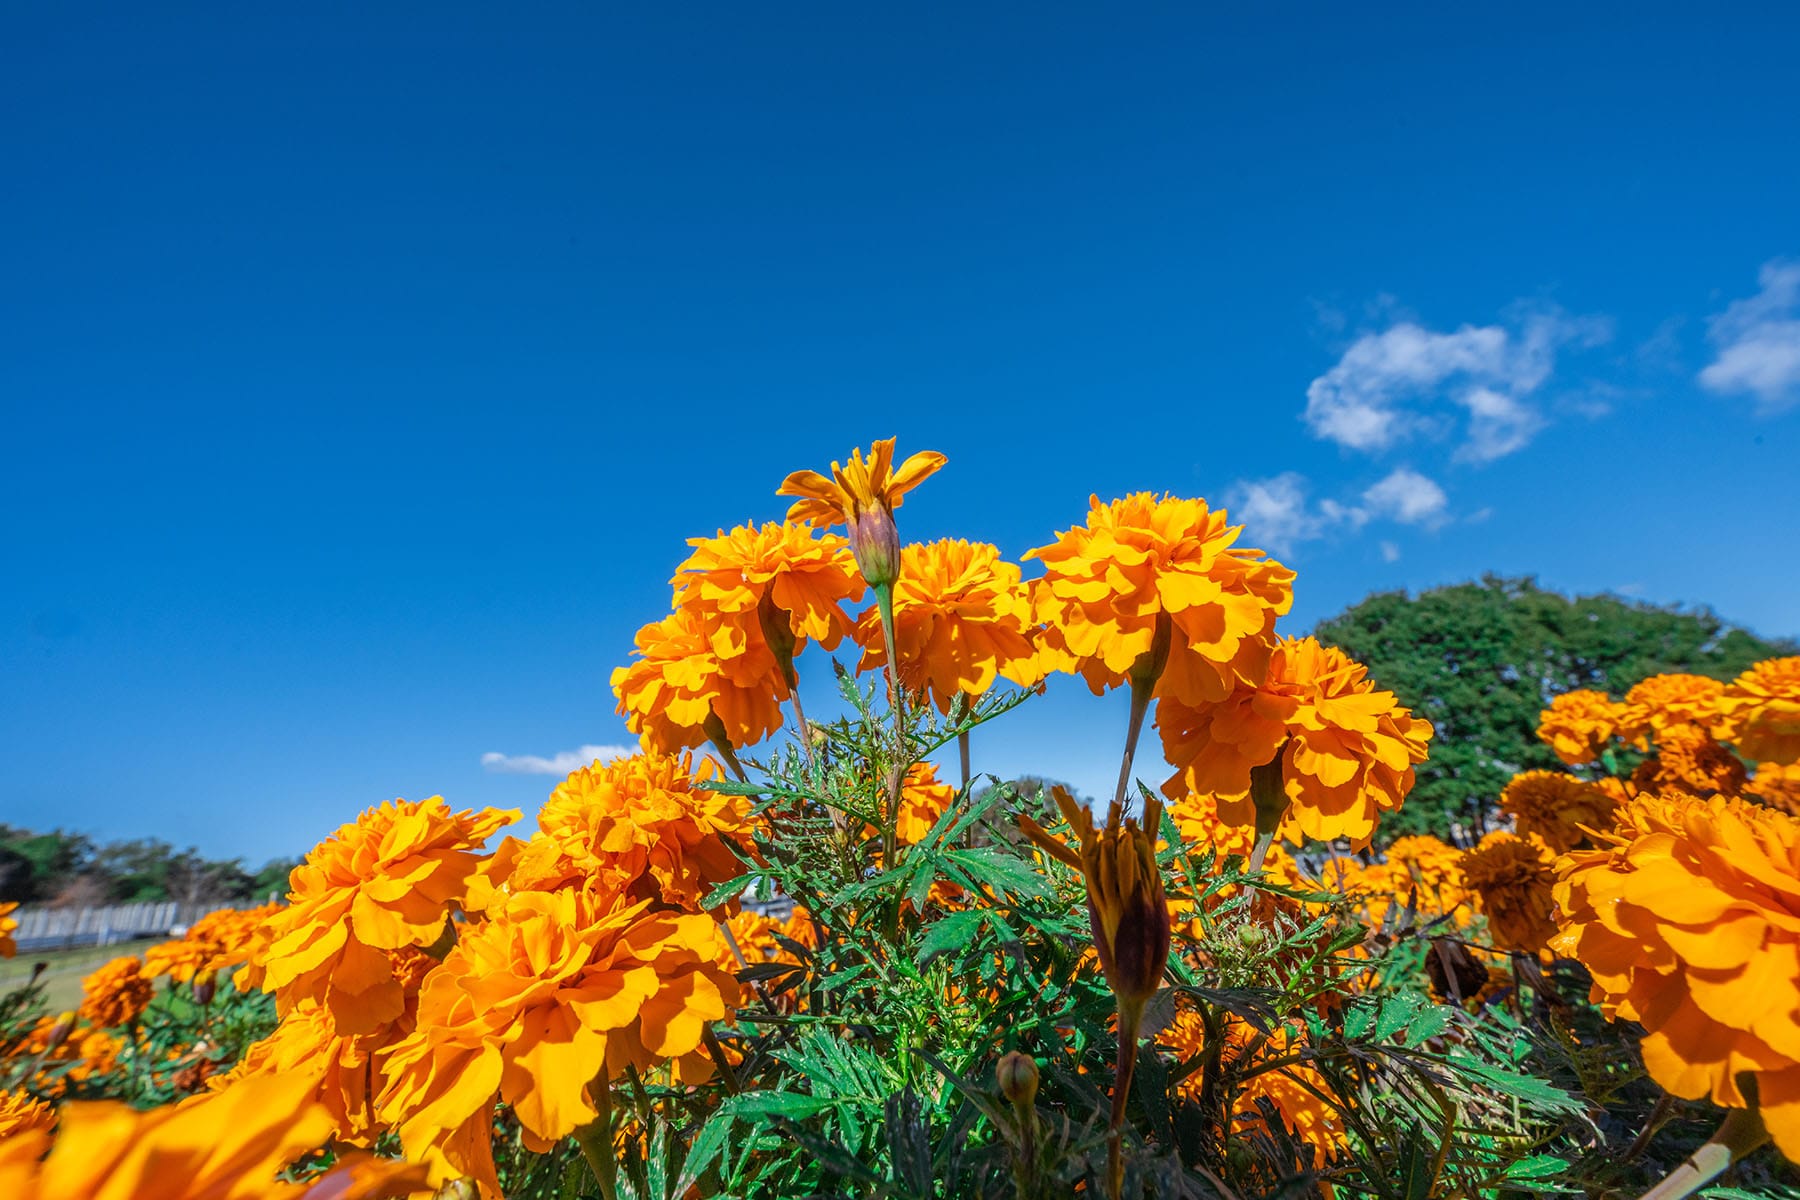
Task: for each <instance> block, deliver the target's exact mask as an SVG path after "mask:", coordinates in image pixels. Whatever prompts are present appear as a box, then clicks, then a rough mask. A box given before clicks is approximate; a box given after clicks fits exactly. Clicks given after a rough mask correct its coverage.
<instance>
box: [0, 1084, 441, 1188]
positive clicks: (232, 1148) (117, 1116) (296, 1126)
mask: <svg viewBox="0 0 1800 1200" xmlns="http://www.w3.org/2000/svg"><path fill="white" fill-rule="evenodd" d="M305 1091H306V1088H305V1083H304V1081H302V1080H294V1079H283V1078H281V1077H279V1076H271V1077H268V1078H264V1079H257V1080H250V1081H247V1082H245V1083H243V1084H241V1085H239V1086H237V1087H234V1088H231V1089H228V1090H226V1091H223V1092H219V1093H217V1094H214V1095H208V1096H204V1097H199V1098H196V1099H194V1100H192V1101H189V1102H188V1103H185V1104H171V1105H164V1106H163V1107H161V1108H153V1109H149V1110H147V1111H143V1112H138V1111H135V1110H133V1109H132V1108H130V1107H129V1106H127V1105H125V1104H120V1103H117V1102H115V1101H94V1102H89V1103H75V1104H68V1105H65V1106H64V1107H63V1109H62V1112H61V1114H60V1122H59V1127H58V1129H57V1133H56V1137H55V1141H54V1143H52V1141H51V1138H50V1136H49V1134H48V1133H47V1132H45V1131H43V1130H37V1131H32V1132H29V1133H25V1134H21V1135H19V1136H16V1137H12V1138H7V1139H5V1140H3V1141H0V1195H4V1196H20V1197H31V1198H32V1200H376V1198H377V1197H393V1196H409V1195H413V1194H415V1193H418V1192H423V1191H427V1190H429V1189H428V1188H427V1186H426V1182H425V1172H424V1170H423V1169H422V1168H420V1167H416V1166H409V1165H407V1164H406V1163H400V1162H392V1161H387V1160H382V1159H374V1158H369V1157H368V1156H366V1155H365V1156H350V1157H348V1158H346V1157H345V1156H340V1157H339V1159H338V1161H337V1163H336V1164H335V1165H334V1166H333V1167H332V1169H331V1170H330V1171H329V1172H328V1173H327V1174H325V1175H324V1176H323V1177H321V1178H319V1179H317V1180H314V1181H312V1182H309V1183H289V1182H286V1181H283V1180H281V1179H279V1178H278V1177H277V1176H278V1174H279V1173H280V1172H281V1171H282V1170H284V1169H285V1168H286V1167H287V1166H288V1165H289V1164H291V1163H293V1162H294V1161H295V1160H296V1159H298V1158H300V1157H301V1156H302V1155H306V1154H310V1153H311V1152H313V1151H315V1150H317V1149H319V1148H320V1146H321V1145H323V1144H324V1142H325V1140H326V1138H327V1137H328V1136H329V1135H330V1133H331V1123H330V1120H329V1118H327V1117H326V1116H325V1114H324V1112H323V1111H321V1110H320V1109H319V1108H318V1106H317V1105H313V1104H309V1103H307V1101H306V1099H305ZM46 1147H48V1148H49V1150H50V1154H49V1157H48V1158H43V1161H41V1162H40V1161H39V1159H40V1158H41V1157H42V1156H43V1153H44V1150H45V1149H46Z"/></svg>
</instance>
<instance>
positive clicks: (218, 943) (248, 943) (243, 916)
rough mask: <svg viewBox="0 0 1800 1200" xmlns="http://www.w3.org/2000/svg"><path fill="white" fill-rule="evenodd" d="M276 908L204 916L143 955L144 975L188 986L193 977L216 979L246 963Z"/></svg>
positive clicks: (277, 906) (236, 909)
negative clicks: (214, 976)
mask: <svg viewBox="0 0 1800 1200" xmlns="http://www.w3.org/2000/svg"><path fill="white" fill-rule="evenodd" d="M280 909H281V906H280V905H278V904H265V905H263V906H262V907H261V908H243V909H239V908H221V909H219V910H217V911H216V912H210V913H207V914H206V915H205V916H204V917H201V918H200V919H199V920H198V921H195V922H194V923H193V924H192V925H190V926H189V927H188V931H187V932H186V933H185V934H183V935H182V936H181V937H180V938H178V939H177V940H175V941H172V942H161V943H159V944H157V945H155V946H152V947H150V948H149V949H148V950H146V951H144V974H145V975H147V976H149V977H150V978H152V979H157V978H161V977H162V976H164V975H167V976H168V977H169V978H170V979H173V980H174V981H175V982H176V983H192V982H193V981H194V980H195V978H197V977H205V976H209V975H218V974H220V973H222V972H225V971H229V970H231V969H233V968H234V967H240V966H242V965H243V964H244V963H246V962H248V961H250V956H251V954H252V952H253V951H254V950H255V948H256V936H257V930H258V929H260V928H261V927H262V924H263V922H264V921H267V920H268V919H269V918H271V917H273V916H274V915H275V914H276V913H277V912H279V911H280Z"/></svg>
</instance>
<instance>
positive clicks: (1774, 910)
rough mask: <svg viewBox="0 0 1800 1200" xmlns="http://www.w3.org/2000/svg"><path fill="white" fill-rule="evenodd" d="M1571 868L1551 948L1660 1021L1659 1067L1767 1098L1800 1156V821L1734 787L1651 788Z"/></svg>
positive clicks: (1684, 1086)
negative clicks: (1744, 797) (1666, 792)
mask: <svg viewBox="0 0 1800 1200" xmlns="http://www.w3.org/2000/svg"><path fill="white" fill-rule="evenodd" d="M1560 873H1561V880H1560V882H1559V883H1558V884H1557V887H1556V900H1557V904H1558V906H1559V908H1560V909H1561V912H1562V916H1561V924H1562V928H1561V930H1560V931H1559V932H1558V933H1557V935H1556V936H1555V938H1553V939H1552V941H1551V943H1550V945H1551V949H1553V950H1554V951H1555V952H1556V953H1558V954H1560V955H1563V956H1565V957H1568V958H1574V959H1577V960H1579V961H1580V962H1581V963H1582V964H1584V965H1585V966H1586V967H1587V968H1588V970H1589V972H1590V973H1591V974H1592V976H1593V981H1594V983H1593V998H1594V1000H1595V1001H1596V1002H1597V1003H1598V1004H1599V1005H1600V1006H1601V1008H1602V1010H1603V1011H1604V1012H1606V1013H1607V1014H1608V1015H1609V1016H1614V1017H1618V1018H1621V1019H1624V1020H1629V1021H1637V1022H1639V1023H1640V1024H1642V1025H1643V1026H1644V1028H1645V1029H1646V1030H1647V1031H1648V1036H1647V1037H1645V1038H1644V1040H1643V1043H1642V1049H1643V1056H1644V1066H1645V1067H1646V1068H1647V1069H1648V1070H1649V1072H1650V1075H1651V1078H1653V1079H1655V1080H1656V1081H1657V1082H1658V1083H1659V1084H1661V1085H1662V1086H1663V1087H1664V1088H1665V1089H1667V1090H1668V1091H1669V1092H1671V1093H1672V1094H1674V1095H1676V1096H1680V1097H1682V1098H1684V1099H1696V1098H1698V1097H1702V1096H1710V1097H1711V1099H1712V1101H1713V1102H1714V1103H1715V1104H1720V1105H1724V1106H1726V1107H1728V1108H1744V1107H1746V1106H1747V1105H1748V1104H1750V1103H1751V1101H1752V1098H1753V1097H1754V1098H1755V1099H1756V1100H1757V1101H1758V1103H1759V1107H1760V1109H1761V1112H1762V1117H1763V1121H1764V1124H1765V1125H1766V1126H1767V1127H1768V1130H1769V1133H1770V1135H1771V1136H1772V1137H1773V1138H1774V1140H1775V1144H1776V1146H1777V1147H1778V1148H1779V1149H1780V1150H1781V1152H1782V1153H1783V1154H1785V1155H1786V1156H1787V1157H1788V1158H1790V1159H1795V1160H1800V920H1797V919H1796V917H1795V914H1796V913H1797V912H1800V821H1796V820H1795V819H1794V818H1793V817H1790V816H1788V815H1787V814H1785V813H1781V812H1777V811H1775V810H1773V809H1768V808H1762V807H1759V806H1756V805H1750V804H1746V803H1744V802H1742V801H1738V800H1731V799H1727V798H1724V797H1713V798H1710V799H1705V798H1700V797H1695V796H1684V795H1672V796H1653V795H1643V796H1639V797H1637V798H1635V799H1634V800H1633V801H1632V802H1631V803H1630V804H1629V805H1628V806H1627V807H1626V808H1625V810H1624V811H1623V812H1622V813H1621V821H1620V823H1619V826H1618V828H1617V830H1616V831H1615V832H1613V833H1612V834H1610V835H1609V836H1608V837H1606V838H1605V839H1604V842H1603V844H1602V845H1601V847H1600V848H1598V849H1594V850H1583V851H1576V852H1575V853H1573V854H1571V855H1569V856H1568V857H1566V858H1565V859H1563V861H1562V864H1561V871H1560ZM1746 1075H1749V1076H1754V1078H1755V1091H1754V1093H1748V1092H1747V1091H1746V1089H1745V1088H1744V1086H1743V1084H1742V1082H1741V1081H1742V1079H1743V1077H1744V1076H1746Z"/></svg>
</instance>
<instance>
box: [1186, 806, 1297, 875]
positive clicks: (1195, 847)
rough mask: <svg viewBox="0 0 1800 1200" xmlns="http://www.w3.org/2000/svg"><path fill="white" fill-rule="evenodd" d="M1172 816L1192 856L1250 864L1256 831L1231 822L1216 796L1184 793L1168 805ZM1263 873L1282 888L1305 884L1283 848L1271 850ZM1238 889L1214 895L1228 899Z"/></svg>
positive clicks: (1275, 847) (1264, 862)
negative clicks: (1232, 857)
mask: <svg viewBox="0 0 1800 1200" xmlns="http://www.w3.org/2000/svg"><path fill="white" fill-rule="evenodd" d="M1169 816H1170V818H1172V819H1173V820H1174V822H1175V828H1176V829H1177V830H1178V831H1180V833H1181V840H1182V842H1183V844H1184V845H1186V847H1187V851H1188V853H1189V854H1191V855H1195V856H1201V855H1204V854H1205V853H1206V852H1207V851H1208V850H1211V851H1212V852H1213V855H1214V857H1215V859H1216V860H1219V861H1222V860H1223V859H1224V858H1225V857H1226V856H1228V855H1236V856H1237V857H1238V858H1241V859H1243V860H1245V861H1246V862H1248V861H1249V858H1250V852H1251V851H1252V850H1254V849H1255V848H1256V831H1255V830H1254V829H1252V828H1251V827H1250V826H1248V825H1239V824H1237V823H1236V822H1234V821H1229V820H1227V819H1226V816H1225V814H1224V813H1223V812H1221V811H1220V807H1219V798H1218V797H1217V796H1213V795H1209V794H1205V793H1201V792H1184V793H1182V794H1181V795H1179V796H1176V797H1175V798H1174V799H1172V800H1170V801H1169ZM1262 873H1263V875H1264V876H1266V877H1267V878H1269V879H1270V880H1272V881H1273V882H1275V883H1278V884H1280V885H1282V886H1283V887H1299V886H1301V885H1302V883H1303V880H1302V879H1301V877H1300V871H1299V868H1298V867H1297V866H1296V865H1295V864H1294V860H1293V859H1292V858H1291V857H1289V856H1288V854H1287V852H1286V851H1285V850H1283V849H1282V848H1281V847H1280V846H1271V847H1270V848H1269V852H1268V855H1267V856H1266V857H1265V858H1264V859H1263V866H1262ZM1236 891H1237V890H1236V888H1225V889H1221V890H1220V891H1218V892H1215V893H1214V895H1215V896H1216V897H1217V898H1219V899H1229V898H1230V897H1231V896H1233V895H1236Z"/></svg>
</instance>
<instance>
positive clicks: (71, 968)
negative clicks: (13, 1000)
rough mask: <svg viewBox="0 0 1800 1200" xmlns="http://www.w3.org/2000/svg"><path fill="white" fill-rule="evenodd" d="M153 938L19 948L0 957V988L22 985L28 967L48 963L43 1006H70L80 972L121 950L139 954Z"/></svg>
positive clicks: (76, 996)
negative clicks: (13, 954) (64, 947)
mask: <svg viewBox="0 0 1800 1200" xmlns="http://www.w3.org/2000/svg"><path fill="white" fill-rule="evenodd" d="M156 940H157V939H155V938H140V939H138V940H136V941H130V942H114V943H112V944H111V945H109V946H77V947H76V948H74V949H73V950H21V951H20V952H19V956H18V957H17V958H0V992H10V991H12V990H13V989H14V988H20V987H24V986H25V984H26V983H28V982H29V981H30V980H31V971H32V967H33V966H34V965H36V964H37V963H48V964H49V966H48V967H47V968H46V969H45V971H44V978H43V984H44V994H45V1004H46V1006H47V1007H48V1008H49V1009H50V1011H51V1012H61V1011H62V1010H63V1009H66V1008H74V1007H75V1006H76V1005H78V1004H80V1003H81V977H82V976H83V975H86V974H87V973H88V972H90V971H92V970H93V969H94V968H95V967H97V966H99V965H100V964H101V963H103V962H107V961H109V960H111V959H114V958H117V957H119V956H120V955H122V954H142V953H143V952H144V948H145V947H146V946H150V945H153V944H154V943H155V942H156Z"/></svg>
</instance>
